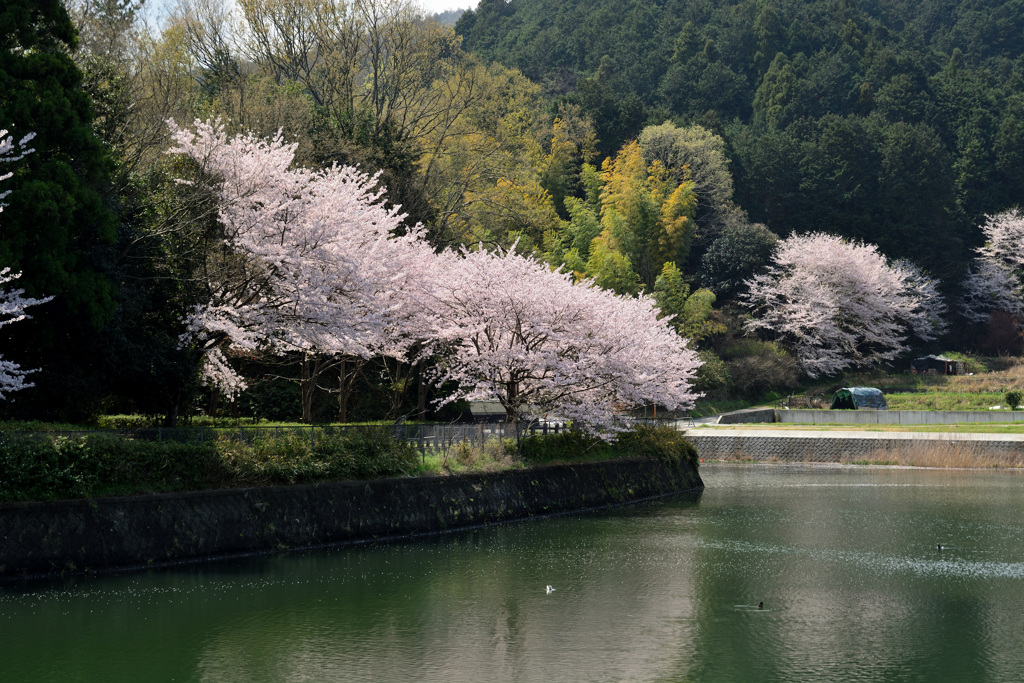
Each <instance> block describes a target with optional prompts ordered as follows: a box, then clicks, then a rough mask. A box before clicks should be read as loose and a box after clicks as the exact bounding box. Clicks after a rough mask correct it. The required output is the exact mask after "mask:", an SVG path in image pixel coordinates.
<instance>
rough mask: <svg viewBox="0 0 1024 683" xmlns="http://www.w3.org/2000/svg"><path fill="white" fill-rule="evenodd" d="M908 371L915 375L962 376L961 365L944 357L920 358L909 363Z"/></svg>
mask: <svg viewBox="0 0 1024 683" xmlns="http://www.w3.org/2000/svg"><path fill="white" fill-rule="evenodd" d="M910 371H911V372H913V373H914V374H917V375H962V374H964V373H963V363H961V362H960V361H956V360H953V359H952V358H946V357H945V356H935V355H932V356H921V357H920V358H915V359H914V360H912V361H910Z"/></svg>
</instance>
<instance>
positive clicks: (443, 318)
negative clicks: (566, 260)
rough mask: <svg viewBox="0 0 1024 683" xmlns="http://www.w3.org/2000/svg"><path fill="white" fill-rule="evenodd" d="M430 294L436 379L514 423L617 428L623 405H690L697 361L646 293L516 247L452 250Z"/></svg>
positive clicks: (442, 258)
mask: <svg viewBox="0 0 1024 683" xmlns="http://www.w3.org/2000/svg"><path fill="white" fill-rule="evenodd" d="M436 272H437V276H436V278H437V279H436V281H435V283H434V286H433V292H432V296H431V297H430V298H429V303H428V306H429V309H430V314H431V316H432V318H433V325H434V331H433V335H432V338H433V339H434V347H433V348H432V349H431V350H432V351H440V352H442V354H443V352H444V351H445V350H446V351H447V355H446V356H444V359H443V360H442V361H441V362H440V363H439V365H438V372H439V375H440V376H439V379H440V380H443V381H454V382H457V383H458V384H459V386H460V387H462V392H461V393H460V394H459V395H460V396H465V397H467V398H470V399H494V398H497V399H498V400H500V401H501V403H502V404H503V405H504V407H505V410H506V412H507V414H508V417H509V419H510V420H515V419H518V418H519V417H522V416H526V415H533V416H539V415H543V414H555V415H558V416H560V417H564V418H567V419H570V420H573V421H574V422H575V423H577V424H578V425H580V426H583V427H586V428H590V429H592V430H594V431H596V430H599V429H608V430H614V429H615V426H616V424H617V421H618V419H619V418H618V417H617V414H618V412H620V411H621V410H622V409H623V408H628V407H633V406H636V405H640V404H644V403H650V402H655V403H657V404H658V405H662V406H665V407H667V408H669V409H675V408H686V407H690V406H692V405H693V401H694V400H695V399H696V398H697V395H696V394H694V393H693V392H692V391H691V389H690V384H691V380H692V378H693V376H694V373H695V371H696V369H697V367H698V366H699V365H700V361H699V360H698V359H697V356H696V353H694V352H693V351H691V350H689V349H687V348H686V346H685V340H683V339H682V338H681V337H679V336H678V335H677V334H676V333H675V332H674V331H673V330H672V329H671V327H669V325H668V322H667V321H666V320H658V309H657V308H656V306H655V305H654V302H653V300H651V299H650V298H648V297H640V298H635V299H634V298H630V297H624V296H618V295H616V294H614V293H612V292H609V291H606V290H603V289H600V288H598V287H596V286H594V284H593V282H592V281H590V280H583V281H581V282H574V281H573V278H572V276H571V275H569V274H563V273H559V272H553V271H552V270H551V269H550V268H549V267H548V266H547V265H545V264H543V263H539V262H537V261H535V260H533V259H532V258H529V257H525V256H521V255H519V254H517V253H515V252H514V251H509V252H506V253H490V252H487V251H483V250H479V251H465V250H464V251H463V252H462V253H461V254H455V253H452V252H447V253H445V254H442V255H441V256H439V257H438V261H437V271H436Z"/></svg>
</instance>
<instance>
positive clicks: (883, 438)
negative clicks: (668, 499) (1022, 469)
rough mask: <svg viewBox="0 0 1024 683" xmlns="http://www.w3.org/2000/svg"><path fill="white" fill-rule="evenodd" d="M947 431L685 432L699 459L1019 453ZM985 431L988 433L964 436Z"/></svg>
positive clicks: (1008, 443)
mask: <svg viewBox="0 0 1024 683" xmlns="http://www.w3.org/2000/svg"><path fill="white" fill-rule="evenodd" d="M960 436H961V438H957V439H954V438H950V435H947V434H908V435H902V436H901V435H896V434H877V433H876V434H869V435H864V434H858V435H850V436H840V435H836V434H835V433H832V434H827V433H823V434H815V435H809V434H807V433H806V432H805V433H802V434H788V435H782V434H779V435H775V434H729V433H720V434H699V433H690V434H687V438H688V439H689V440H690V442H691V443H692V444H693V445H694V446H695V447H696V449H697V452H698V453H699V454H700V457H701V458H702V459H703V460H739V459H747V458H749V459H753V460H758V461H782V462H837V463H838V462H852V461H857V460H872V461H886V460H892V459H894V457H895V456H896V455H897V454H900V453H902V454H908V455H909V454H912V453H913V452H915V451H935V450H936V449H946V450H949V449H957V450H959V451H961V452H969V453H972V454H975V455H977V456H978V457H979V458H982V459H983V458H985V457H992V458H1001V457H1005V456H1017V457H1019V456H1021V455H1024V440H1015V439H1013V438H1010V437H1008V438H1003V439H1000V438H998V437H996V436H995V435H991V436H990V435H960ZM971 436H975V437H977V436H985V437H987V438H982V439H979V438H963V437H971Z"/></svg>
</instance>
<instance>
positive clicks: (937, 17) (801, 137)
mask: <svg viewBox="0 0 1024 683" xmlns="http://www.w3.org/2000/svg"><path fill="white" fill-rule="evenodd" d="M456 30H457V31H458V33H460V34H461V35H462V36H463V38H464V46H465V47H466V48H467V49H468V50H470V51H473V52H476V53H477V54H478V55H480V56H481V57H483V58H485V59H487V60H494V61H498V62H501V63H503V64H506V65H508V66H513V67H516V68H519V69H520V70H522V71H523V73H524V74H526V75H527V76H528V77H529V78H531V79H532V80H534V81H536V82H539V83H541V84H543V85H544V87H545V88H546V90H547V92H548V93H549V95H550V96H551V97H553V98H566V99H569V100H571V101H575V102H576V103H578V104H580V105H581V106H582V107H583V109H584V111H586V112H587V113H589V114H590V115H591V116H592V117H593V118H594V120H595V124H596V129H597V133H598V136H599V138H600V151H601V152H602V153H604V154H611V153H614V151H616V150H617V149H618V148H619V147H620V146H621V144H622V143H623V142H624V141H625V140H627V139H630V138H632V137H634V136H636V135H637V134H638V133H639V132H640V130H641V128H642V127H643V126H644V125H646V124H651V123H661V122H662V121H664V120H666V119H668V118H674V119H677V120H679V121H684V122H697V123H701V124H702V125H705V126H708V127H710V128H712V129H714V130H715V131H716V132H718V133H720V134H721V135H723V136H724V137H725V139H726V141H727V143H728V145H729V155H730V159H731V163H732V171H733V174H734V176H735V182H736V199H737V201H738V202H739V204H740V205H741V206H742V207H743V208H745V209H746V210H747V211H748V212H749V214H750V217H751V219H753V220H755V221H759V222H764V223H766V224H767V225H768V226H769V227H770V228H772V229H773V230H775V231H776V232H779V233H780V234H783V235H785V234H787V233H789V232H790V231H809V230H828V231H830V232H836V233H839V234H843V235H846V236H849V237H855V238H859V239H864V240H867V241H871V242H875V243H877V244H879V245H880V246H881V247H882V249H883V251H885V252H886V253H887V254H888V255H890V256H893V257H905V258H911V259H913V260H915V261H917V262H919V263H921V264H922V265H924V266H925V267H927V268H928V269H930V270H931V271H932V272H933V273H934V274H936V275H939V276H941V277H944V278H946V279H947V280H950V281H955V280H956V279H958V277H959V274H960V272H962V268H963V265H964V263H965V261H966V259H967V258H968V257H969V255H970V249H971V248H973V247H974V246H976V243H977V241H978V236H979V234H978V232H977V230H976V229H975V226H976V225H977V223H978V221H979V220H980V218H981V216H982V215H983V214H985V213H993V212H996V211H1000V210H1003V209H1006V208H1008V207H1010V206H1014V205H1018V204H1020V203H1021V202H1024V39H1022V36H1024V2H1021V1H1020V0H1012V1H1010V2H1006V1H1004V0H987V1H986V0H979V1H976V2H953V1H951V0H937V1H934V2H925V3H921V2H916V1H915V2H910V1H909V0H875V1H873V2H854V1H851V0H842V1H841V0H811V1H808V2H804V1H796V0H770V1H766V0H757V1H755V0H740V1H739V2H729V1H728V0H726V1H725V2H710V1H708V0H625V1H623V0H511V1H510V2H506V1H505V0H484V1H483V2H481V3H480V5H479V6H478V7H477V9H476V10H474V11H471V12H466V13H465V14H464V15H463V16H462V17H461V18H460V20H459V22H458V24H457V26H456Z"/></svg>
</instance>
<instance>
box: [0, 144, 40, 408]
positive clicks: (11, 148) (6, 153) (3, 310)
mask: <svg viewBox="0 0 1024 683" xmlns="http://www.w3.org/2000/svg"><path fill="white" fill-rule="evenodd" d="M34 137H35V133H29V134H28V135H26V136H24V137H23V138H21V140H20V141H18V142H17V143H15V142H14V137H13V136H10V135H8V134H7V131H6V130H0V162H12V161H18V160H19V159H21V158H22V157H24V156H25V155H26V154H31V153H32V152H33V151H34V150H32V149H28V148H26V145H27V144H28V142H29V141H30V140H32V138H34ZM10 177H11V173H5V174H3V175H0V181H2V180H7V179H8V178H10ZM8 194H10V190H8V191H6V192H0V199H3V198H4V197H6V196H7V195H8ZM0 211H3V205H2V204H0ZM19 277H21V273H14V274H12V273H11V269H10V268H2V269H0V327H3V326H4V325H10V324H11V323H16V322H18V321H19V320H24V319H25V318H28V317H29V316H28V315H27V314H26V313H25V309H26V308H28V307H30V306H37V305H39V304H45V303H46V302H47V301H50V300H51V299H53V297H52V296H48V297H45V298H43V299H32V298H29V297H26V296H24V294H25V290H24V289H12V290H7V289H4V288H2V287H3V286H4V285H7V284H9V283H11V282H13V281H14V280H16V279H18V278H19ZM33 372H37V371H36V370H25V369H23V368H22V367H21V366H20V365H18V364H17V363H15V362H13V361H9V360H5V359H4V358H3V356H0V400H4V399H6V398H7V394H9V393H10V392H12V391H20V390H22V389H27V388H28V387H31V386H33V384H32V383H31V382H27V381H25V377H26V376H28V375H30V374H32V373H33Z"/></svg>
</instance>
